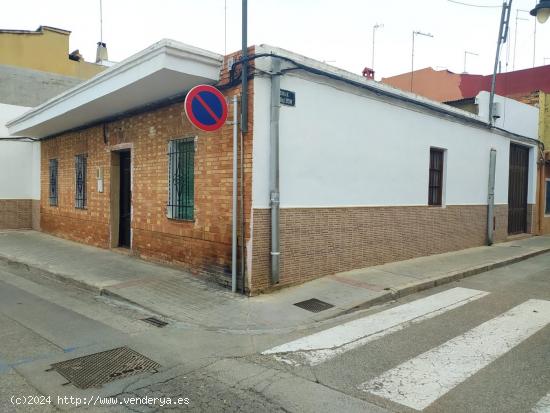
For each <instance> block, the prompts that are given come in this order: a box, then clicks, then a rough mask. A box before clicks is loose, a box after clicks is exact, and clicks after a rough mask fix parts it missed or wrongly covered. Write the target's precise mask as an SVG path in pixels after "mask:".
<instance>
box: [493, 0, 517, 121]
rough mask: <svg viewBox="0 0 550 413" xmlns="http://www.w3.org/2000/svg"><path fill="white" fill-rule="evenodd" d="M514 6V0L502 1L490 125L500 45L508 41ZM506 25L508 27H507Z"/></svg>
mask: <svg viewBox="0 0 550 413" xmlns="http://www.w3.org/2000/svg"><path fill="white" fill-rule="evenodd" d="M511 7H512V0H510V2H509V3H508V4H507V0H504V2H503V3H502V13H501V15H500V27H499V30H498V41H497V52H496V55H495V66H494V69H493V78H492V80H491V94H490V95H489V119H488V123H489V125H492V124H493V103H494V101H495V86H496V81H497V70H498V63H499V60H500V46H501V44H502V43H505V42H506V37H507V35H508V23H509V21H510V8H511ZM505 26H506V27H505Z"/></svg>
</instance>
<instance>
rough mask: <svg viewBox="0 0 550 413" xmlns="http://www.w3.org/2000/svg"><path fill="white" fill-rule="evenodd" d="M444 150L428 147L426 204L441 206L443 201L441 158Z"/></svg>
mask: <svg viewBox="0 0 550 413" xmlns="http://www.w3.org/2000/svg"><path fill="white" fill-rule="evenodd" d="M444 154H445V151H444V150H442V149H436V148H430V183H429V187H428V205H433V206H441V205H442V201H443V158H444Z"/></svg>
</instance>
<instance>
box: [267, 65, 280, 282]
mask: <svg viewBox="0 0 550 413" xmlns="http://www.w3.org/2000/svg"><path fill="white" fill-rule="evenodd" d="M280 72H281V61H280V60H279V59H276V58H273V59H272V60H271V121H270V128H269V141H270V159H269V167H270V174H269V178H270V185H269V198H270V205H271V281H272V282H273V284H278V283H279V269H280V245H279V244H280V240H279V231H280V228H279V204H280V202H279V199H280V192H279V114H280V109H281V73H280Z"/></svg>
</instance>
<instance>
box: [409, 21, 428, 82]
mask: <svg viewBox="0 0 550 413" xmlns="http://www.w3.org/2000/svg"><path fill="white" fill-rule="evenodd" d="M416 35H419V36H426V37H431V38H433V37H434V36H433V34H431V33H423V32H421V31H413V32H412V53H411V92H412V91H413V78H414V38H415V37H416Z"/></svg>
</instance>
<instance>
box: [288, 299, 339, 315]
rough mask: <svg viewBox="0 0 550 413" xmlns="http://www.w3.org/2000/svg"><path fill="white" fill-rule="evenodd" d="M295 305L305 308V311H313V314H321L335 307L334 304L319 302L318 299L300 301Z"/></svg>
mask: <svg viewBox="0 0 550 413" xmlns="http://www.w3.org/2000/svg"><path fill="white" fill-rule="evenodd" d="M294 305H295V306H296V307H300V308H303V309H304V310H307V311H311V312H312V313H319V312H321V311H324V310H328V309H329V308H332V307H334V306H333V305H332V304H329V303H326V302H324V301H321V300H318V299H317V298H310V299H309V300H305V301H300V302H299V303H296V304H294Z"/></svg>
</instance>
